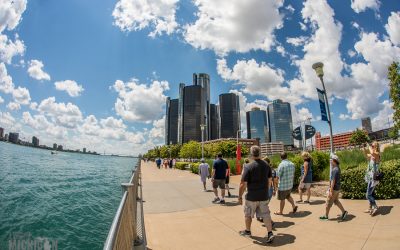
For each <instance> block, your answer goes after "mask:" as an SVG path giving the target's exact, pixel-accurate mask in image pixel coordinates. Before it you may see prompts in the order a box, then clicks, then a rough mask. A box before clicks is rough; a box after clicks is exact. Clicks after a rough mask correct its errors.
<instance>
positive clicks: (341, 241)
mask: <svg viewBox="0 0 400 250" xmlns="http://www.w3.org/2000/svg"><path fill="white" fill-rule="evenodd" d="M142 172H143V192H144V193H143V196H144V200H145V201H146V202H145V203H144V211H145V224H146V234H147V239H148V247H149V249H207V250H208V249H218V250H221V249H265V248H266V247H265V246H267V247H271V248H273V247H282V248H292V249H301V248H302V249H400V200H398V199H396V200H385V201H378V205H380V206H381V207H382V212H381V214H379V215H377V216H375V217H370V216H369V215H367V214H364V213H363V211H364V210H365V208H366V206H367V201H361V200H342V203H343V205H344V207H345V208H346V209H347V210H348V211H349V216H348V219H347V221H344V222H339V221H337V220H336V219H332V220H330V221H320V220H319V219H318V217H319V216H320V215H322V214H323V212H324V199H322V198H317V197H312V198H311V200H312V204H310V205H308V204H304V205H303V204H300V205H299V212H297V213H296V214H295V215H285V216H275V215H273V216H272V218H273V220H274V221H275V222H276V225H275V228H276V230H275V231H274V234H275V235H276V237H275V240H274V242H273V244H266V243H264V238H263V237H264V236H265V234H266V229H265V227H262V225H261V223H259V222H258V221H253V225H252V234H253V237H252V238H244V237H241V236H239V234H238V231H240V230H242V229H244V218H243V208H242V206H240V205H238V204H237V196H235V198H227V199H226V201H227V202H226V205H224V206H222V205H217V204H212V203H211V200H212V199H213V193H212V192H203V190H202V185H201V183H200V180H199V176H197V175H194V174H191V173H189V172H187V171H182V170H159V169H157V168H156V166H155V164H154V163H143V165H142ZM231 180H232V182H234V183H236V184H233V185H231V186H232V187H233V189H232V190H231V193H232V194H236V195H237V193H238V185H237V184H238V182H239V177H238V176H234V177H232V178H231ZM207 185H208V188H210V183H207ZM294 199H295V200H296V199H298V196H296V195H294ZM278 206H279V204H278V201H277V200H276V199H274V200H273V201H272V202H271V203H270V208H271V211H276V210H277V209H278ZM290 209H291V208H290V205H288V204H287V205H286V208H285V211H284V213H288V212H289V210H290ZM339 213H340V211H339V209H338V208H336V207H333V208H332V210H331V213H330V216H331V217H332V218H333V217H336V215H339Z"/></svg>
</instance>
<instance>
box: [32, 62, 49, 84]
mask: <svg viewBox="0 0 400 250" xmlns="http://www.w3.org/2000/svg"><path fill="white" fill-rule="evenodd" d="M43 66H44V65H43V63H42V62H41V61H39V60H31V61H30V62H29V68H28V73H29V76H30V77H32V78H33V79H36V80H39V81H40V80H47V81H50V75H49V74H47V73H46V72H44V71H43Z"/></svg>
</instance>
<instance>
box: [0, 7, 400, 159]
mask: <svg viewBox="0 0 400 250" xmlns="http://www.w3.org/2000/svg"><path fill="white" fill-rule="evenodd" d="M399 58H400V2H399V1H397V0H396V1H394V0H343V1H333V0H329V1H328V0H306V1H298V0H285V1H284V0H246V1H242V0H218V1H214V0H194V1H188V0H181V1H179V0H119V1H108V0H103V1H95V0H87V1H82V0H68V1H67V0H59V1H49V0H36V1H34V0H32V1H29V0H28V1H27V0H12V1H11V0H0V127H3V128H5V130H6V132H7V133H8V132H9V131H15V132H19V133H20V136H21V138H23V139H25V140H30V139H31V137H32V136H34V135H35V136H37V137H39V139H40V144H47V145H52V144H53V143H57V144H62V145H64V147H66V148H70V149H79V148H80V149H81V148H83V147H86V148H88V150H95V151H97V152H101V153H103V152H105V153H119V154H127V155H137V154H139V153H143V152H145V151H146V150H147V149H149V148H152V147H154V146H155V145H162V144H163V143H164V119H165V100H166V97H167V96H170V97H172V98H177V96H178V85H179V83H181V82H183V83H186V84H192V74H193V73H207V74H209V75H210V78H211V101H212V103H218V96H219V94H221V93H226V92H233V93H236V94H238V95H239V97H240V104H241V122H242V129H245V128H246V125H245V112H246V111H248V110H250V109H251V108H252V107H254V106H258V107H260V108H262V109H265V108H266V106H267V105H268V103H270V102H272V101H273V100H275V99H278V98H279V99H282V100H283V101H287V102H290V103H291V104H292V105H291V106H292V115H293V123H294V126H297V125H298V124H299V123H300V122H302V121H305V120H306V119H307V118H312V124H313V125H314V126H315V127H316V129H317V131H321V133H322V134H323V135H326V134H328V125H327V123H326V122H324V121H320V119H321V117H320V110H319V103H318V99H317V91H316V88H322V86H321V83H320V81H319V79H318V78H317V77H316V74H315V72H314V71H313V69H312V67H311V66H312V64H313V63H315V62H319V61H320V62H323V63H324V73H325V75H324V81H325V85H326V89H327V94H328V98H329V102H330V105H331V114H332V124H333V132H334V133H340V132H346V131H352V130H355V129H356V128H358V127H360V126H361V121H360V119H361V118H362V117H367V116H369V117H371V120H372V125H373V129H374V130H377V129H382V128H387V127H388V126H389V123H390V122H392V117H393V110H392V104H391V102H390V100H389V98H388V80H387V67H388V66H389V65H390V64H391V63H392V62H393V61H399ZM243 136H246V135H245V133H244V135H243Z"/></svg>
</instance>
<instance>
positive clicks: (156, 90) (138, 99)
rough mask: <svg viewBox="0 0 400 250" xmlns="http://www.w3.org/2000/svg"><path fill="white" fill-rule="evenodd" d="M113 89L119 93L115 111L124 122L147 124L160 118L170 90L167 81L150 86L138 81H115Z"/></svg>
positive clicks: (154, 82)
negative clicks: (165, 93)
mask: <svg viewBox="0 0 400 250" xmlns="http://www.w3.org/2000/svg"><path fill="white" fill-rule="evenodd" d="M113 88H114V90H115V91H117V93H118V98H117V100H116V102H115V111H116V112H117V114H118V115H119V116H121V117H122V118H123V119H124V120H128V121H136V122H146V123H150V122H151V121H153V120H155V119H157V118H159V117H160V114H162V113H163V111H164V110H163V109H162V107H163V105H164V104H165V100H166V96H165V95H164V91H166V90H168V89H169V85H168V82H167V81H153V83H151V84H150V85H146V84H140V83H139V81H138V80H137V79H132V80H131V81H129V82H126V83H124V82H123V81H120V80H117V81H115V83H114V85H113Z"/></svg>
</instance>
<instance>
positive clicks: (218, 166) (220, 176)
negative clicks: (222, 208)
mask: <svg viewBox="0 0 400 250" xmlns="http://www.w3.org/2000/svg"><path fill="white" fill-rule="evenodd" d="M227 174H228V163H227V162H226V161H225V160H224V159H222V154H221V153H219V154H218V158H217V160H215V161H214V164H213V169H212V173H211V182H212V184H213V190H214V194H215V198H214V200H213V203H216V202H219V203H220V204H225V182H226V175H227ZM218 187H219V188H220V189H221V199H220V198H219V197H218Z"/></svg>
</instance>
